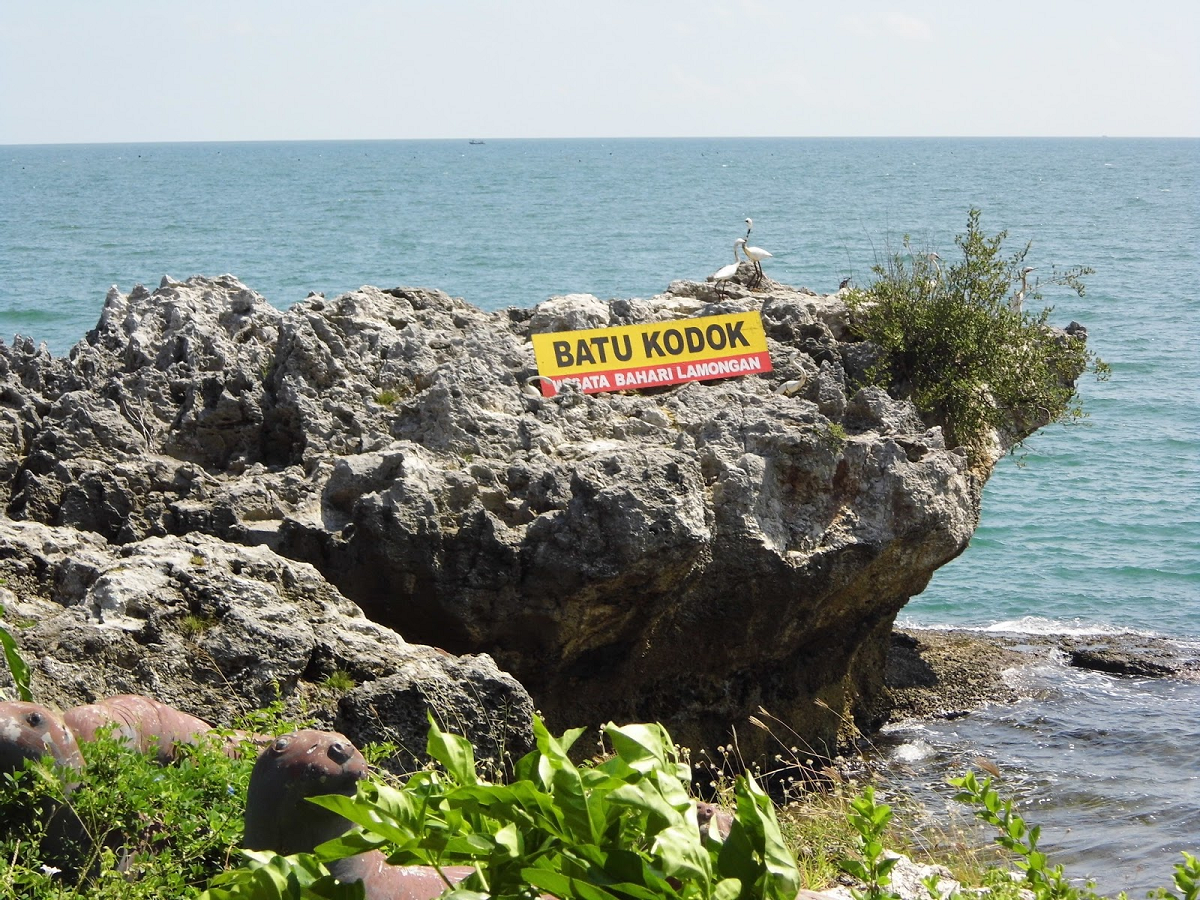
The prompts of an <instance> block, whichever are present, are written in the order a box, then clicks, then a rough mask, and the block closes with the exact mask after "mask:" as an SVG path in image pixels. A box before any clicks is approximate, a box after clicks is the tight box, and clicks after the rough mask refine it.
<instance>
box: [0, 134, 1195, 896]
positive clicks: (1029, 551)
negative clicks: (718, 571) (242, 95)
mask: <svg viewBox="0 0 1200 900" xmlns="http://www.w3.org/2000/svg"><path fill="white" fill-rule="evenodd" d="M972 208H977V209H979V210H980V211H981V222H982V225H983V227H984V229H985V230H986V231H988V232H989V233H997V232H1001V231H1003V232H1006V235H1007V236H1006V239H1005V244H1004V246H1005V248H1006V250H1007V251H1009V252H1013V251H1016V250H1019V249H1021V248H1023V247H1025V246H1026V245H1029V252H1028V257H1027V260H1026V262H1027V263H1028V264H1029V265H1032V266H1035V267H1036V272H1035V275H1036V276H1037V277H1038V278H1039V279H1041V282H1040V285H1041V286H1040V292H1041V294H1042V300H1041V301H1040V302H1041V304H1043V305H1048V306H1052V307H1053V312H1052V313H1051V321H1052V322H1054V323H1056V324H1059V325H1066V324H1067V323H1069V322H1071V321H1078V322H1080V323H1082V324H1083V325H1085V326H1086V327H1087V329H1088V332H1089V342H1090V346H1091V347H1092V349H1093V350H1094V351H1095V352H1096V353H1097V354H1099V356H1100V357H1102V358H1103V359H1104V360H1105V361H1106V362H1107V363H1108V364H1109V365H1110V366H1111V367H1112V377H1111V379H1110V380H1108V381H1096V380H1094V379H1092V378H1090V377H1085V378H1084V379H1083V380H1081V382H1080V384H1079V393H1080V395H1081V397H1082V399H1083V403H1084V406H1085V408H1086V410H1087V412H1088V413H1089V418H1088V419H1086V420H1085V421H1084V422H1083V423H1080V424H1075V425H1069V426H1068V425H1056V426H1052V427H1049V428H1046V429H1043V430H1042V431H1041V432H1039V433H1038V434H1036V435H1035V436H1033V437H1032V438H1031V439H1029V440H1028V441H1027V442H1026V443H1025V444H1024V445H1023V446H1022V447H1020V448H1019V449H1018V451H1017V453H1015V454H1014V455H1012V456H1009V457H1006V458H1005V459H1004V460H1002V461H1001V462H1000V464H999V465H998V466H997V467H996V470H995V472H994V474H993V475H992V478H991V480H990V481H989V483H988V485H987V489H986V491H985V493H984V502H983V512H982V519H981V521H980V524H979V529H978V531H977V532H976V534H975V536H974V538H973V540H972V541H971V544H970V546H969V547H968V549H967V550H966V551H965V552H964V553H963V554H962V555H961V556H960V557H959V558H958V559H956V560H955V561H953V562H952V563H950V564H949V565H947V566H945V567H944V568H943V569H942V570H940V571H939V572H937V573H936V574H935V576H934V578H933V580H932V582H931V584H930V585H929V587H928V588H927V589H926V591H925V592H924V593H923V594H921V595H920V596H918V597H915V598H914V599H913V600H912V601H911V602H910V603H909V604H908V606H907V607H906V608H905V610H904V611H903V613H902V616H901V621H902V622H903V624H905V625H907V626H909V627H916V628H946V627H957V628H969V629H977V630H979V631H985V632H986V631H995V632H1005V633H1017V634H1021V633H1039V634H1080V635H1088V634H1095V635H1109V634H1121V633H1131V634H1139V635H1140V634H1153V635H1159V636H1162V637H1165V638H1167V639H1169V640H1171V641H1173V642H1176V643H1177V644H1178V645H1179V647H1180V649H1181V652H1183V653H1185V654H1187V653H1193V652H1194V654H1195V655H1196V656H1200V140H1196V139H1116V138H1103V137H1098V138H1079V139H1075V138H1070V139H1066V138H1064V139H1058V138H1055V139H1035V138H1021V139H1015V138H1014V139H1007V138H961V139H943V138H936V139H935V138H928V139H925V138H870V139H858V138H856V139H805V138H794V139H774V138H758V139H732V138H730V139H661V140H658V139H613V140H609V139H591V140H483V141H481V142H474V141H473V142H468V141H467V140H450V141H347V142H282V143H189V144H103V145H62V146H27V145H19V146H17V145H10V146H0V339H3V340H5V341H6V342H11V340H12V339H13V336H15V335H22V336H27V337H29V338H32V339H33V340H34V341H36V342H40V343H44V344H45V345H46V347H47V348H48V349H49V350H50V352H52V353H54V354H56V355H57V354H65V353H67V352H68V351H69V350H70V348H71V346H72V345H73V344H74V343H76V342H77V341H79V340H81V339H82V338H83V336H84V335H85V333H86V332H87V331H88V329H90V328H92V327H93V326H94V325H95V324H96V321H97V319H98V318H99V315H100V310H101V306H102V303H103V299H104V295H105V292H106V291H107V290H108V288H109V287H110V286H111V285H117V286H118V287H119V288H120V289H121V290H122V291H123V292H127V291H129V290H130V289H131V288H132V287H133V286H134V285H135V284H138V283H142V284H145V285H147V286H148V287H150V288H154V287H155V286H157V285H158V283H159V281H160V280H161V278H162V277H163V276H164V275H165V274H169V275H171V276H172V277H175V278H179V279H184V278H187V277H189V276H191V275H194V274H204V275H220V274H224V273H232V274H234V275H236V276H238V277H239V278H240V279H241V280H242V281H243V282H244V283H245V284H247V285H248V286H249V287H251V288H253V289H254V290H255V291H257V292H259V293H260V294H262V295H263V296H265V297H266V298H267V299H268V300H269V301H270V302H271V303H272V304H274V305H275V306H277V307H279V308H285V307H287V306H289V305H291V304H293V303H295V302H296V301H298V300H300V299H302V298H303V297H305V296H306V295H307V294H308V293H309V292H313V291H316V292H321V293H324V294H326V295H327V296H334V295H336V294H339V293H342V292H345V291H348V290H352V289H355V288H357V287H359V286H361V285H364V284H371V285H376V286H378V287H384V288H387V287H394V286H399V285H410V286H424V287H433V288H440V289H442V290H445V291H447V292H448V293H450V294H452V295H455V296H459V297H463V298H464V299H466V300H467V301H469V302H471V303H473V304H475V305H477V306H479V307H482V308H483V309H487V310H496V309H502V308H505V307H508V306H523V307H525V306H531V305H534V304H537V303H539V302H541V301H544V300H546V299H547V298H549V297H551V296H555V295H562V294H568V293H590V294H594V295H596V296H598V297H600V298H602V299H608V298H613V297H648V296H652V295H654V294H657V293H660V292H662V291H664V290H665V289H666V288H667V286H668V284H669V283H670V282H671V281H673V280H675V279H681V278H682V279H703V278H704V277H705V276H706V275H708V274H710V273H712V272H713V271H715V270H716V269H717V268H719V267H720V266H722V265H724V264H726V263H728V262H731V261H732V254H733V243H734V240H735V239H736V238H738V237H740V236H742V235H744V234H745V226H744V224H743V220H744V219H745V218H747V217H752V218H753V220H754V231H753V234H752V240H751V243H752V244H755V245H758V246H761V247H763V248H765V249H767V250H769V251H770V252H771V253H772V254H773V255H772V257H771V258H770V259H768V260H766V261H765V263H764V269H765V271H766V273H767V274H768V275H770V277H771V278H773V279H775V280H777V281H780V282H783V283H786V284H791V285H794V286H797V287H799V286H804V287H808V288H811V289H812V290H814V291H818V292H821V293H825V292H831V291H833V290H834V289H836V288H837V286H838V284H839V282H840V281H841V280H842V279H843V278H847V277H849V278H851V279H853V280H854V282H855V283H856V284H860V285H862V284H866V283H868V282H869V281H870V278H871V267H872V266H873V265H874V264H876V263H878V262H881V261H883V260H884V259H886V258H887V257H888V255H889V254H891V253H894V252H901V251H903V249H904V246H905V240H906V239H907V240H908V243H909V245H910V247H911V248H912V250H913V251H919V252H924V251H926V250H936V251H937V252H939V254H940V255H941V256H942V257H943V258H947V257H950V256H952V255H953V254H954V252H955V244H954V239H955V236H956V235H958V234H961V233H963V232H964V230H965V226H966V222H967V217H968V212H969V210H970V209H972ZM1070 266H1088V267H1090V268H1092V269H1094V270H1095V272H1094V274H1091V275H1089V276H1087V277H1086V278H1085V279H1084V281H1085V283H1086V285H1087V291H1086V293H1085V294H1084V296H1082V297H1078V296H1076V295H1075V294H1074V293H1072V292H1070V291H1069V290H1066V289H1064V288H1061V287H1057V286H1054V285H1051V284H1048V281H1049V280H1050V279H1051V277H1052V275H1053V272H1054V271H1055V269H1056V268H1057V269H1058V270H1061V269H1062V268H1065V267H1070ZM1030 305H1031V304H1030V303H1029V302H1028V301H1027V307H1028V306H1030ZM1008 677H1010V678H1012V679H1013V680H1015V681H1017V682H1019V683H1020V686H1021V687H1022V688H1023V689H1024V690H1025V691H1026V693H1027V694H1029V696H1030V698H1031V699H1029V700H1026V701H1022V702H1020V703H1018V704H1016V705H997V706H993V707H989V708H987V709H984V710H983V711H981V712H978V713H974V714H972V715H969V716H966V717H964V718H959V719H953V720H947V721H939V722H926V723H898V724H897V725H894V726H892V727H891V728H889V730H888V733H887V734H885V735H883V736H881V739H880V748H879V751H878V752H879V753H880V754H881V756H882V757H883V761H884V763H885V764H886V765H889V766H891V767H892V768H891V771H892V772H893V774H894V777H895V779H896V782H895V783H896V784H898V785H899V786H900V788H905V787H907V788H910V789H911V790H912V792H913V793H914V794H916V795H920V796H921V797H923V798H924V802H926V803H927V804H928V805H929V806H930V807H932V808H935V809H936V808H938V807H939V805H940V806H944V807H945V808H946V809H951V808H953V806H954V804H953V801H952V800H951V796H952V794H953V791H952V790H951V789H950V788H949V787H947V786H946V784H945V778H946V777H947V776H949V775H954V774H961V772H962V771H963V770H964V769H965V768H966V767H969V766H971V765H972V761H973V760H974V759H975V758H976V757H980V756H982V757H984V758H986V759H987V760H989V761H990V762H991V763H992V764H994V765H995V766H997V767H998V768H999V770H1000V772H1001V777H1000V779H999V786H1000V789H1001V792H1002V793H1003V794H1004V795H1005V796H1008V797H1011V798H1013V799H1014V801H1015V803H1016V808H1017V810H1018V811H1019V812H1020V813H1021V814H1022V815H1023V816H1024V817H1025V818H1026V819H1027V820H1028V821H1029V822H1030V823H1031V824H1041V825H1042V826H1043V831H1042V837H1041V847H1042V849H1043V850H1045V851H1046V852H1047V853H1048V855H1049V857H1050V860H1051V862H1052V863H1061V864H1063V865H1064V866H1065V869H1066V871H1067V873H1068V874H1069V875H1071V876H1073V877H1075V878H1077V879H1083V878H1086V877H1091V878H1093V879H1095V883H1096V889H1097V890H1098V891H1101V892H1103V893H1107V894H1114V895H1115V894H1116V893H1117V892H1118V891H1122V890H1124V891H1128V892H1129V894H1130V896H1143V895H1144V894H1145V892H1146V891H1148V890H1150V889H1151V888H1154V887H1156V886H1168V885H1170V883H1171V869H1172V866H1173V864H1174V863H1175V862H1176V861H1178V860H1180V859H1182V857H1181V856H1180V855H1179V853H1180V851H1185V850H1186V851H1190V852H1192V853H1200V684H1198V683H1195V682H1189V681H1185V680H1172V679H1143V678H1132V677H1114V676H1109V675H1102V674H1098V673H1094V672H1084V671H1081V670H1075V669H1070V668H1068V667H1067V666H1066V665H1064V664H1061V663H1059V662H1056V661H1051V662H1047V663H1042V664H1039V665H1036V666H1030V667H1028V668H1027V669H1023V670H1017V671H1014V672H1011V673H1009V676H1008ZM900 788H897V789H900Z"/></svg>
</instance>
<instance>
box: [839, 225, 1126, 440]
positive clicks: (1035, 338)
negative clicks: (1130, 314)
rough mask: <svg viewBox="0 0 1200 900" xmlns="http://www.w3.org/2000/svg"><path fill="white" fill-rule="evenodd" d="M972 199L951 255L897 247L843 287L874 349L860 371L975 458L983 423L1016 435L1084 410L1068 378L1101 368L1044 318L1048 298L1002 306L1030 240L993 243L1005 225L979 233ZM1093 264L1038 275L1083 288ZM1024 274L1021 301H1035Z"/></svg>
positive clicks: (1080, 341) (1076, 339) (984, 434)
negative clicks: (873, 357) (1011, 247)
mask: <svg viewBox="0 0 1200 900" xmlns="http://www.w3.org/2000/svg"><path fill="white" fill-rule="evenodd" d="M979 216H980V213H979V210H977V209H972V210H971V211H970V213H969V214H968V218H967V231H966V234H965V235H959V236H958V237H956V238H955V244H956V245H957V247H958V250H959V251H960V254H961V258H960V259H958V260H954V261H950V262H948V263H946V264H945V265H943V263H942V261H941V258H940V257H939V256H938V255H937V254H935V253H927V254H920V253H917V254H914V253H913V252H912V248H911V246H910V244H909V240H908V238H907V236H906V237H905V239H904V250H903V252H900V253H896V254H894V255H893V256H892V257H891V258H890V259H888V260H886V261H885V262H881V263H878V264H876V265H875V266H874V267H873V268H872V271H873V273H874V275H875V282H874V283H873V284H871V285H870V286H869V287H867V288H864V289H859V290H855V291H852V292H851V293H850V294H848V295H847V303H848V305H849V306H850V309H851V311H852V314H853V318H852V322H853V326H854V328H855V329H856V330H857V332H858V333H859V334H860V336H861V337H863V338H864V339H866V340H868V341H870V342H872V343H873V344H875V345H876V346H877V347H878V348H879V356H878V359H877V361H876V363H875V364H874V365H873V366H872V367H871V368H870V369H869V370H868V371H867V373H866V379H867V380H868V381H870V382H872V383H875V384H879V385H881V386H884V387H886V388H887V389H888V390H889V391H890V392H891V393H892V394H893V395H895V396H899V397H907V398H909V399H911V400H912V401H913V403H914V404H915V405H916V407H917V408H918V409H919V410H920V411H921V413H922V415H924V416H926V417H927V419H928V420H929V421H930V423H931V424H932V423H935V422H936V423H940V424H942V425H943V426H944V430H945V433H946V438H947V442H948V445H950V446H961V447H963V448H965V449H966V450H967V451H968V453H969V455H970V456H971V457H972V459H973V460H976V461H978V460H981V459H985V458H986V457H987V454H988V452H989V450H990V442H991V434H992V432H993V430H1001V431H1005V432H1008V433H1009V434H1010V435H1011V436H1012V437H1013V439H1014V441H1015V442H1019V441H1020V440H1021V439H1022V438H1024V437H1025V436H1027V435H1028V434H1030V433H1032V432H1033V430H1034V429H1035V428H1038V427H1041V426H1042V425H1046V424H1049V423H1050V422H1055V421H1071V420H1076V419H1079V418H1081V417H1082V416H1083V410H1082V408H1081V406H1080V404H1079V403H1078V400H1077V397H1076V394H1075V384H1074V382H1075V379H1076V378H1077V377H1078V376H1079V375H1080V374H1082V373H1083V372H1084V371H1085V370H1087V369H1088V368H1089V366H1090V367H1092V368H1093V369H1094V370H1095V371H1096V374H1097V375H1098V376H1100V377H1105V376H1106V375H1107V372H1108V369H1107V367H1106V366H1105V365H1104V363H1103V362H1101V361H1100V360H1098V359H1096V357H1095V356H1094V355H1093V354H1092V353H1091V352H1089V351H1088V349H1087V346H1086V341H1085V339H1084V338H1083V337H1082V336H1076V335H1070V334H1066V333H1064V332H1062V331H1057V330H1055V329H1052V328H1050V327H1049V326H1048V324H1047V321H1048V318H1049V315H1050V310H1049V309H1041V310H1039V311H1038V312H1037V313H1032V312H1028V311H1023V310H1018V309H1014V308H1012V304H1011V301H1012V300H1013V298H1014V296H1015V294H1016V293H1017V292H1018V291H1019V290H1020V288H1019V287H1018V284H1020V283H1021V272H1022V269H1023V268H1024V263H1025V258H1026V254H1027V253H1028V252H1029V249H1030V246H1029V245H1026V246H1025V247H1024V248H1023V249H1021V250H1020V251H1018V252H1016V253H1014V254H1013V255H1012V256H1010V257H1007V258H1006V257H1004V256H1003V254H1002V245H1003V242H1004V239H1005V238H1006V237H1007V232H1004V231H1001V232H1000V233H999V234H996V235H994V236H991V237H989V236H987V235H985V234H984V233H983V231H982V230H981V228H980V225H979ZM1092 271H1093V270H1091V269H1087V268H1083V267H1076V268H1072V269H1067V270H1063V271H1057V270H1056V271H1054V272H1053V273H1051V275H1050V276H1049V277H1048V278H1047V279H1045V280H1044V282H1043V283H1044V284H1056V285H1060V286H1064V287H1067V288H1070V289H1071V290H1073V291H1075V292H1076V293H1078V294H1079V295H1082V294H1083V293H1084V284H1083V282H1082V280H1081V279H1082V277H1083V276H1085V275H1089V274H1091V273H1092ZM1040 299H1041V296H1040V294H1039V293H1038V291H1037V285H1036V284H1035V285H1034V288H1033V290H1032V293H1031V294H1029V296H1027V297H1025V302H1026V303H1027V304H1028V303H1029V302H1030V301H1037V300H1040Z"/></svg>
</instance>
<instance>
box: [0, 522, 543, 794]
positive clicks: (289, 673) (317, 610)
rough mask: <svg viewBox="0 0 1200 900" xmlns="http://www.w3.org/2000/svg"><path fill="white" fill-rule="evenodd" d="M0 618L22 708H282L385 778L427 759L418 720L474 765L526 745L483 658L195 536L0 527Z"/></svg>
mask: <svg viewBox="0 0 1200 900" xmlns="http://www.w3.org/2000/svg"><path fill="white" fill-rule="evenodd" d="M0 606H2V607H3V610H4V620H5V624H6V627H8V628H9V629H10V631H11V632H13V633H14V634H15V635H16V637H17V638H18V640H19V641H20V644H21V650H22V655H23V656H24V658H25V659H26V662H27V664H28V665H29V666H30V668H31V671H32V682H33V692H34V695H35V696H36V697H37V698H38V699H39V700H40V701H41V702H43V703H46V704H50V705H52V706H58V707H59V708H61V709H68V708H70V707H74V706H77V705H79V704H83V703H93V702H95V701H97V700H99V699H101V698H104V697H108V696H112V695H114V694H125V693H136V694H148V695H151V696H153V697H154V698H156V699H158V700H161V701H163V702H165V703H169V704H170V705H172V706H175V707H178V708H179V709H183V710H186V711H188V712H189V713H192V714H193V715H198V716H200V717H201V718H203V719H206V720H207V721H209V722H212V723H217V724H226V725H227V724H230V720H231V718H232V717H233V716H234V715H236V714H237V713H250V712H252V711H254V710H257V709H260V708H262V707H265V706H267V705H269V704H271V703H272V702H273V701H275V700H277V699H283V700H284V701H285V704H286V710H287V711H288V712H289V713H290V714H292V715H294V716H299V717H304V718H312V719H314V720H315V721H316V722H318V723H319V724H321V725H322V726H324V727H327V728H338V729H340V730H343V731H344V732H345V733H346V734H347V735H349V736H352V737H353V739H355V740H357V741H360V742H363V743H365V742H366V741H368V740H376V741H380V740H386V741H390V742H391V743H394V744H396V745H397V746H398V747H399V752H398V753H397V754H395V755H394V756H393V757H392V758H391V759H389V760H387V762H386V765H388V767H390V768H394V769H396V770H397V771H412V770H414V769H415V768H417V767H419V766H420V765H421V764H423V763H424V762H425V761H426V757H425V754H424V747H425V735H426V732H427V731H428V727H429V726H428V720H427V719H426V712H427V710H429V711H432V712H433V713H434V715H435V716H437V717H438V718H439V719H440V720H441V721H442V723H443V724H444V725H446V726H453V727H455V728H456V729H459V730H460V731H461V733H466V734H469V735H471V737H472V739H473V740H474V742H475V744H476V752H477V753H479V754H480V755H482V756H490V757H492V758H499V757H500V756H501V754H502V752H504V751H508V752H509V753H512V754H514V755H518V756H519V755H520V754H521V753H523V752H525V751H527V750H528V749H530V748H531V747H532V732H531V728H530V726H531V721H532V714H533V706H532V703H531V701H530V699H529V696H528V694H527V693H526V692H525V690H524V689H523V688H522V687H521V686H520V685H519V684H518V683H517V682H516V680H515V679H514V678H513V677H512V676H511V675H508V674H506V673H504V672H501V671H500V670H499V669H497V668H496V665H495V663H494V662H493V661H492V660H491V659H490V658H489V657H487V656H469V657H463V658H461V659H459V658H455V657H451V656H448V655H447V654H445V653H444V652H439V651H438V650H437V649H435V648H433V647H426V646H420V645H414V644H409V643H407V642H406V641H404V640H403V638H401V637H400V636H399V635H397V634H395V633H394V632H392V631H391V630H389V629H387V628H385V627H383V626H381V625H377V624H375V623H373V622H371V621H370V620H368V619H367V618H366V617H365V616H364V615H363V614H362V611H361V610H360V609H359V608H358V607H357V606H355V604H353V603H351V602H350V601H349V600H347V599H346V598H345V597H343V596H342V595H341V594H340V593H339V592H338V590H337V589H336V588H334V587H333V586H332V585H330V584H329V583H328V582H327V581H326V580H325V579H323V578H322V577H321V576H320V575H319V574H318V573H317V571H316V570H315V569H313V568H312V566H309V565H307V564H305V563H297V562H292V561H290V560H286V559H283V558H282V557H279V556H277V555H276V554H274V553H272V552H271V551H270V550H268V549H266V548H264V547H238V546H236V545H232V544H228V543H226V542H223V541H220V540H218V539H216V538H212V537H209V536H207V535H201V534H194V535H189V536H187V537H174V536H172V537H162V538H160V537H154V538H146V539H145V540H140V541H135V542H133V543H130V544H126V545H123V546H112V545H109V544H108V543H107V542H106V541H105V540H104V539H103V538H100V537H98V536H97V535H94V534H90V533H88V532H85V531H78V530H75V529H67V528H56V527H53V526H47V525H42V524H40V523H35V522H13V521H11V520H8V519H4V518H0ZM334 673H340V674H341V678H342V681H341V683H338V682H336V681H334V680H333V679H331V676H333V675H334ZM346 677H349V678H350V679H352V680H353V681H354V683H355V684H354V686H348V685H346V684H345V681H344V679H345V678H346ZM10 685H11V676H10V673H9V672H8V670H7V668H6V667H0V687H4V686H10ZM399 687H403V688H404V689H405V690H406V691H407V693H404V692H403V691H400V690H398V688H399ZM397 706H399V707H401V708H402V710H403V715H398V714H397V711H396V708H397Z"/></svg>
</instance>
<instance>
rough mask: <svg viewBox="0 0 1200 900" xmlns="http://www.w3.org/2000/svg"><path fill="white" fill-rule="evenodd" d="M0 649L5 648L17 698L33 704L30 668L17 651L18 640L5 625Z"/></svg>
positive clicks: (5, 655) (1, 631)
mask: <svg viewBox="0 0 1200 900" xmlns="http://www.w3.org/2000/svg"><path fill="white" fill-rule="evenodd" d="M0 647H3V648H4V660H5V662H6V663H7V664H8V671H9V672H10V673H12V677H13V684H14V685H15V686H16V689H17V698H18V699H19V700H24V701H25V702H26V703H29V702H32V700H33V692H32V691H31V690H30V687H29V678H30V674H29V666H28V665H27V664H26V662H25V660H24V659H23V658H22V657H21V654H20V652H19V651H18V650H17V641H16V639H15V638H14V637H13V636H12V635H11V634H9V632H8V629H7V628H5V627H4V626H3V625H0Z"/></svg>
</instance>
